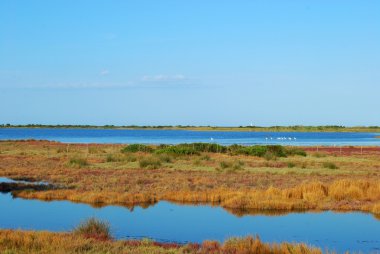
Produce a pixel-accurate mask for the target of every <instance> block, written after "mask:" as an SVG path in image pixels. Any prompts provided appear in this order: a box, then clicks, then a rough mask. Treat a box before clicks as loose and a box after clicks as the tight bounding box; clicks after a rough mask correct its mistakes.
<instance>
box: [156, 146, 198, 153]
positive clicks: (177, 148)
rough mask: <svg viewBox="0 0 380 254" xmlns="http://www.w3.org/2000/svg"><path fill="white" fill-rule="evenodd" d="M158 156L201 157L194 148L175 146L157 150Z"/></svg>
mask: <svg viewBox="0 0 380 254" xmlns="http://www.w3.org/2000/svg"><path fill="white" fill-rule="evenodd" d="M156 153H157V154H163V153H167V154H175V155H199V152H198V151H196V150H195V149H194V148H193V147H189V146H187V145H175V146H168V147H166V148H162V149H158V150H156Z"/></svg>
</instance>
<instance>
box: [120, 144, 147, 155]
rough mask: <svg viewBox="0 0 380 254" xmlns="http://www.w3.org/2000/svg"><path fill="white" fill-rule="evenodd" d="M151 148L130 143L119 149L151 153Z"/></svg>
mask: <svg viewBox="0 0 380 254" xmlns="http://www.w3.org/2000/svg"><path fill="white" fill-rule="evenodd" d="M153 150H154V149H153V148H152V147H150V146H147V145H143V144H131V145H128V146H126V147H124V148H123V149H121V152H123V153H137V152H144V153H151V152H153Z"/></svg>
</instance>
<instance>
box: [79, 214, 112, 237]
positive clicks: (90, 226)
mask: <svg viewBox="0 0 380 254" xmlns="http://www.w3.org/2000/svg"><path fill="white" fill-rule="evenodd" d="M73 233H74V234H78V235H81V236H84V237H86V238H95V239H97V240H110V239H112V236H111V230H110V225H109V223H107V222H104V221H100V220H98V219H95V218H90V219H88V220H86V221H84V222H82V223H81V224H79V226H77V227H76V228H75V229H74V231H73Z"/></svg>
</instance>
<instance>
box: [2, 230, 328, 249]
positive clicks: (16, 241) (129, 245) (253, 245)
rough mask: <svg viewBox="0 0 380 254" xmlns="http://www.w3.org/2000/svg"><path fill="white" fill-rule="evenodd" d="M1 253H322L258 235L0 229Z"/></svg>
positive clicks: (302, 245)
mask: <svg viewBox="0 0 380 254" xmlns="http://www.w3.org/2000/svg"><path fill="white" fill-rule="evenodd" d="M0 253H4V254H21V253H23V254H24V253H28V254H37V253H38V254H51V253H56V254H74V253H75V254H79V253H81V254H95V253H107V254H124V253H131V254H137V253H139V254H144V253H149V254H151V253H152V254H155V253H156V254H169V253H170V254H180V253H181V254H182V253H188V254H208V253H214V254H322V251H321V250H320V249H317V248H313V247H310V246H307V245H306V244H292V243H285V242H284V243H264V242H262V241H261V240H260V239H259V238H258V237H251V236H249V237H245V238H231V239H228V240H226V241H225V242H224V243H220V242H217V241H204V242H203V243H202V244H197V243H190V244H186V245H179V244H171V243H167V244H164V243H157V242H154V241H150V240H140V241H138V240H131V241H112V240H106V241H104V240H99V239H95V238H88V237H84V236H80V235H78V234H74V233H51V232H36V231H18V230H16V231H14V230H0Z"/></svg>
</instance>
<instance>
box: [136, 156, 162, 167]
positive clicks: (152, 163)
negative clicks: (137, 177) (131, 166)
mask: <svg viewBox="0 0 380 254" xmlns="http://www.w3.org/2000/svg"><path fill="white" fill-rule="evenodd" d="M139 165H140V167H141V168H148V169H157V168H159V167H160V166H161V160H160V159H159V158H157V157H154V156H149V157H143V158H141V159H140V160H139Z"/></svg>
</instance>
